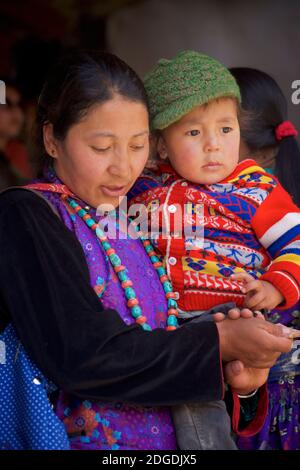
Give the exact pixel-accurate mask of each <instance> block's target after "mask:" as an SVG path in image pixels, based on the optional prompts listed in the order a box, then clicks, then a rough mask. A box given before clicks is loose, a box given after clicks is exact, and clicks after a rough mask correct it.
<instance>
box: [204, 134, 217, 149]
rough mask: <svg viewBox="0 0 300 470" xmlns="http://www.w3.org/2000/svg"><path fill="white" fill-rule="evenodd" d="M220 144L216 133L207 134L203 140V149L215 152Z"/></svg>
mask: <svg viewBox="0 0 300 470" xmlns="http://www.w3.org/2000/svg"><path fill="white" fill-rule="evenodd" d="M219 148H220V144H219V139H218V138H217V136H216V135H209V136H207V139H206V141H205V151H206V152H215V151H216V150H219Z"/></svg>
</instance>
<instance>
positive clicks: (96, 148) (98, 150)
mask: <svg viewBox="0 0 300 470" xmlns="http://www.w3.org/2000/svg"><path fill="white" fill-rule="evenodd" d="M92 149H93V150H94V151H95V152H99V153H103V152H107V150H109V149H110V147H104V148H99V147H92Z"/></svg>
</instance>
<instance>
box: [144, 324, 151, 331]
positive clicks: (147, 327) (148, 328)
mask: <svg viewBox="0 0 300 470" xmlns="http://www.w3.org/2000/svg"><path fill="white" fill-rule="evenodd" d="M142 327H143V330H145V331H152V328H151V326H150V325H148V323H144V324H143V325H142Z"/></svg>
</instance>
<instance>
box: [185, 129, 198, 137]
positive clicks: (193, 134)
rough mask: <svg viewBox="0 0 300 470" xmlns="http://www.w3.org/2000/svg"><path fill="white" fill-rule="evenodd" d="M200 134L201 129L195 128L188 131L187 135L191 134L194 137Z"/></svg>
mask: <svg viewBox="0 0 300 470" xmlns="http://www.w3.org/2000/svg"><path fill="white" fill-rule="evenodd" d="M199 134H200V131H198V130H197V129H193V130H192V131H188V132H187V135H191V136H192V137H195V136H196V135H199Z"/></svg>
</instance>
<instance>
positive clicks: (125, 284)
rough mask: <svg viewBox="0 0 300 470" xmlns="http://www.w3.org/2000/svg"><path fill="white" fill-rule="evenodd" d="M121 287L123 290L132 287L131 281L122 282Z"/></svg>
mask: <svg viewBox="0 0 300 470" xmlns="http://www.w3.org/2000/svg"><path fill="white" fill-rule="evenodd" d="M122 287H123V289H126V287H132V281H130V279H127V281H123V282H122Z"/></svg>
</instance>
